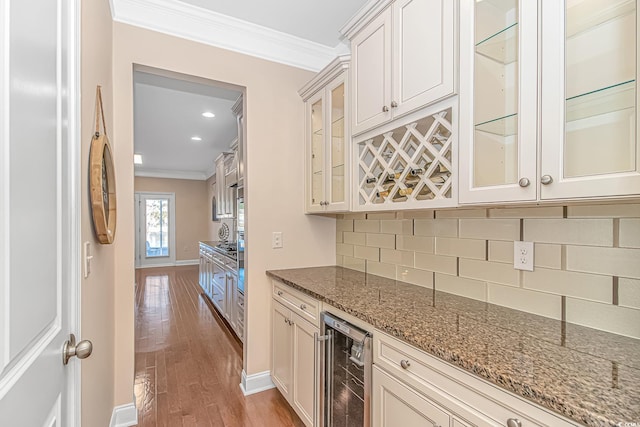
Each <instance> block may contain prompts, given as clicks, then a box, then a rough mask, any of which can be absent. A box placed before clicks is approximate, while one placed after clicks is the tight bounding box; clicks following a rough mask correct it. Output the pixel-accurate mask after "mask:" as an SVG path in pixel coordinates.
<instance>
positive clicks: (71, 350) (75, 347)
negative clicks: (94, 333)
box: [62, 334, 93, 365]
mask: <svg viewBox="0 0 640 427" xmlns="http://www.w3.org/2000/svg"><path fill="white" fill-rule="evenodd" d="M92 351H93V344H92V343H91V341H89V340H82V341H80V342H79V343H77V344H76V336H75V335H73V334H71V335H69V339H68V340H67V341H66V342H65V343H64V347H63V348H62V363H63V364H64V365H66V364H67V363H69V359H71V358H72V357H73V356H77V357H78V359H86V358H87V357H89V356H91V352H92Z"/></svg>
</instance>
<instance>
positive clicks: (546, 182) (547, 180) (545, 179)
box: [540, 175, 553, 185]
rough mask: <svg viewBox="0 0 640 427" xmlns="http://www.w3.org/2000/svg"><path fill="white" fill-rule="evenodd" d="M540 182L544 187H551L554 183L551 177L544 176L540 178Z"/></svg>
mask: <svg viewBox="0 0 640 427" xmlns="http://www.w3.org/2000/svg"><path fill="white" fill-rule="evenodd" d="M540 182H541V183H542V185H549V184H551V183H552V182H553V178H552V177H551V175H542V177H541V178H540Z"/></svg>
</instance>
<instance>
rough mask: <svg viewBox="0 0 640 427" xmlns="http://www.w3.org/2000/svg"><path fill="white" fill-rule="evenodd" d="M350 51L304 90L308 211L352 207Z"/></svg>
mask: <svg viewBox="0 0 640 427" xmlns="http://www.w3.org/2000/svg"><path fill="white" fill-rule="evenodd" d="M349 60H350V57H349V56H348V55H346V56H341V57H338V58H337V59H336V60H335V61H333V62H332V63H331V64H329V65H328V66H327V68H325V69H324V70H323V71H321V72H320V73H319V74H318V75H317V76H316V77H315V78H314V79H313V80H312V81H310V82H309V83H307V84H306V85H305V86H304V87H303V88H302V89H301V90H300V96H302V98H303V100H304V101H305V116H306V126H305V127H306V150H305V157H306V159H305V164H306V171H307V172H306V174H305V175H306V185H305V188H306V194H305V200H306V202H305V203H306V206H305V209H306V211H307V212H341V211H346V210H348V209H349V194H350V193H349V184H350V182H351V181H350V179H349V177H350V174H349V159H350V156H349V150H348V146H349V145H348V144H349V141H350V140H351V138H350V133H349V120H348V119H349V114H348V113H349V103H348V97H347V95H348V66H349Z"/></svg>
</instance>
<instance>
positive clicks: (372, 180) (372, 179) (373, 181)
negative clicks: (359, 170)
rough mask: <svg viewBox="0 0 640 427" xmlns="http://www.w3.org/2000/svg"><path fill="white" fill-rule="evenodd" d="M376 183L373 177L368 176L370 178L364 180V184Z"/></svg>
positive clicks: (376, 179)
mask: <svg viewBox="0 0 640 427" xmlns="http://www.w3.org/2000/svg"><path fill="white" fill-rule="evenodd" d="M377 181H378V178H376V177H375V176H370V177H368V178H367V179H366V181H365V182H366V183H367V184H373V183H375V182H377Z"/></svg>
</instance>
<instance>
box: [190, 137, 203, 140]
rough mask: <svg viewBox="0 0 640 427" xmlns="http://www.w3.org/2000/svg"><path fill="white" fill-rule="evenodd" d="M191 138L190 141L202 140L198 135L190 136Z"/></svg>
mask: <svg viewBox="0 0 640 427" xmlns="http://www.w3.org/2000/svg"><path fill="white" fill-rule="evenodd" d="M191 140H192V141H202V138H200V137H199V136H192V137H191Z"/></svg>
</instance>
